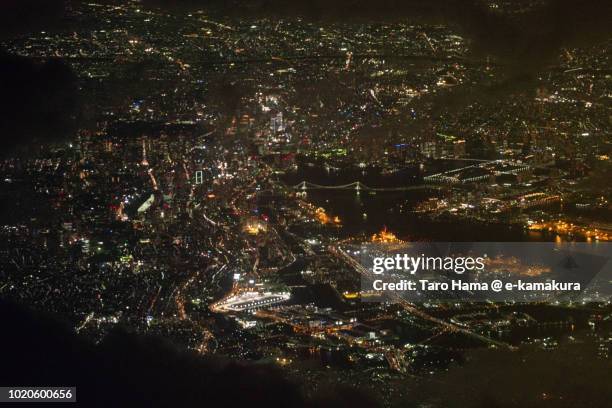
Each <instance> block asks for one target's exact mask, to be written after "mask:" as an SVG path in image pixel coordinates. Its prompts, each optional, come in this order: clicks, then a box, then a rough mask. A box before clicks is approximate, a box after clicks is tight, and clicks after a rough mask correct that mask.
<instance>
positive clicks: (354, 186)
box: [292, 181, 437, 191]
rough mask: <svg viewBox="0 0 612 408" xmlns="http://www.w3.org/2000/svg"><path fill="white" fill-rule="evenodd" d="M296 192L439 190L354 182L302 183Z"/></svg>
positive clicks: (427, 186)
mask: <svg viewBox="0 0 612 408" xmlns="http://www.w3.org/2000/svg"><path fill="white" fill-rule="evenodd" d="M292 187H293V188H294V189H296V190H301V191H306V190H355V191H410V190H424V189H432V188H437V187H435V186H431V185H426V184H421V185H414V186H403V187H370V186H367V185H365V184H363V183H362V182H361V181H354V182H352V183H348V184H340V185H337V186H330V185H321V184H315V183H311V182H308V181H302V182H301V183H299V184H296V185H295V186H292Z"/></svg>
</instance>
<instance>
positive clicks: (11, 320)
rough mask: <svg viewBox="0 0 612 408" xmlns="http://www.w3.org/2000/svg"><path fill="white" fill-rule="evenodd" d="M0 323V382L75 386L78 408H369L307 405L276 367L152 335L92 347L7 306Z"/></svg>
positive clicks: (0, 309)
mask: <svg viewBox="0 0 612 408" xmlns="http://www.w3.org/2000/svg"><path fill="white" fill-rule="evenodd" d="M0 321H1V322H2V325H3V330H2V332H3V334H2V350H3V353H2V354H3V362H2V370H0V383H1V384H3V385H11V384H12V385H20V386H26V385H32V386H33V385H39V386H42V385H45V386H54V385H55V386H76V387H77V400H78V402H79V406H84V407H104V408H108V407H153V408H154V407H242V408H244V407H249V406H252V407H263V406H270V407H297V408H299V407H315V406H316V407H330V406H332V405H331V403H332V402H333V403H334V405H333V406H334V407H344V406H346V407H348V406H349V404H351V405H350V406H353V407H354V406H373V405H372V401H371V400H369V399H368V398H365V397H364V396H362V395H361V394H359V393H357V394H355V393H354V392H353V393H349V392H347V391H340V392H339V393H334V394H330V395H329V398H324V396H322V397H323V398H316V399H313V400H310V399H307V398H306V397H305V396H304V395H303V394H302V392H301V390H300V387H299V386H298V385H297V384H295V383H294V382H291V381H289V380H288V379H286V378H285V376H284V373H283V372H282V371H281V370H279V369H278V368H276V367H273V366H268V365H261V364H248V363H237V362H232V361H228V360H222V359H219V358H203V357H201V356H199V355H196V354H194V353H191V352H187V351H184V350H179V349H177V348H175V347H174V346H173V345H172V344H170V343H167V342H165V341H164V340H162V339H159V338H155V337H148V336H140V335H135V334H129V333H127V332H125V331H122V330H116V331H114V332H112V333H111V334H109V335H108V336H107V337H106V338H105V339H104V340H103V341H102V342H101V343H100V344H98V345H94V344H92V343H90V342H88V341H86V340H84V339H83V338H81V337H79V336H77V335H76V334H74V332H73V331H72V330H71V329H70V327H68V326H67V325H65V324H63V323H61V322H59V321H58V320H55V319H54V318H53V317H50V316H46V315H42V314H39V313H35V312H32V311H29V310H27V309H24V308H22V307H20V306H17V305H15V304H12V303H6V302H1V301H0ZM355 395H356V397H355Z"/></svg>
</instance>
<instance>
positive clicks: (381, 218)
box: [284, 164, 554, 241]
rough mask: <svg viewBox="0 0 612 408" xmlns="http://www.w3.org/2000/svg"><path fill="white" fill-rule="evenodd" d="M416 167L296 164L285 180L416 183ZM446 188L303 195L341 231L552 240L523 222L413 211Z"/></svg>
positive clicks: (385, 184)
mask: <svg viewBox="0 0 612 408" xmlns="http://www.w3.org/2000/svg"><path fill="white" fill-rule="evenodd" d="M420 177H421V176H420V174H419V170H418V168H407V169H403V170H401V171H398V172H394V173H391V174H384V173H383V172H382V171H381V170H380V169H378V168H373V167H369V168H365V169H359V168H348V169H344V170H337V171H334V170H326V169H325V166H324V165H312V164H310V165H306V164H301V165H299V166H298V169H297V170H296V171H293V172H288V173H287V174H285V176H284V181H285V182H286V183H287V184H289V185H297V184H299V183H300V182H302V181H307V182H309V183H314V184H319V185H325V186H337V185H344V184H348V183H351V182H354V181H360V182H362V183H364V184H365V185H367V186H370V187H406V186H415V185H419V184H420V183H421V181H420V180H421V178H420ZM445 194H448V192H444V191H438V190H434V189H427V188H423V189H417V190H409V191H376V192H373V191H365V190H363V191H355V190H341V189H337V190H334V189H312V190H310V189H309V190H308V191H307V192H306V197H305V199H306V200H307V201H309V202H311V203H312V204H314V205H316V206H320V207H323V208H324V209H325V211H326V212H327V213H328V214H329V215H330V216H338V217H340V219H341V220H342V234H343V235H345V236H349V235H361V234H363V235H366V236H371V235H372V234H374V233H376V232H378V231H380V230H381V229H382V228H384V227H387V228H388V229H389V230H390V231H393V232H394V233H395V234H396V235H397V236H398V237H399V238H400V239H404V240H426V241H428V240H432V241H551V240H554V236H553V235H548V234H542V233H539V232H535V231H526V230H525V229H524V228H522V227H518V226H510V225H503V224H499V223H477V222H474V221H472V220H470V221H460V220H456V219H453V220H446V221H443V220H431V219H429V218H427V217H426V216H422V215H418V214H416V213H413V212H412V210H413V209H414V208H415V206H416V205H417V204H418V203H420V202H422V201H425V200H427V199H429V198H432V197H443V196H444V195H445Z"/></svg>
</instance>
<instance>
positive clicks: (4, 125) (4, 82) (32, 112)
mask: <svg viewBox="0 0 612 408" xmlns="http://www.w3.org/2000/svg"><path fill="white" fill-rule="evenodd" d="M0 72H1V73H2V75H0V90H1V93H0V112H2V115H0V135H1V136H0V137H1V142H0V143H1V147H2V150H3V151H4V152H10V151H12V150H13V149H14V148H16V147H19V146H29V145H31V144H32V143H34V142H50V141H57V140H63V139H64V138H66V139H67V138H68V136H69V135H70V134H71V132H73V131H74V130H75V125H76V119H77V116H78V114H77V111H78V106H79V105H78V90H77V79H76V76H75V75H74V73H73V71H72V69H71V68H70V66H68V65H67V64H66V63H65V62H64V61H63V60H61V59H55V58H51V59H46V60H34V59H30V58H26V57H21V56H17V55H10V54H7V53H4V52H2V51H1V50H0Z"/></svg>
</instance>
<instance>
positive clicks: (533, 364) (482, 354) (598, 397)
mask: <svg viewBox="0 0 612 408" xmlns="http://www.w3.org/2000/svg"><path fill="white" fill-rule="evenodd" d="M469 360H470V361H469V362H467V363H466V364H465V365H463V366H457V367H455V368H451V369H450V370H449V371H448V373H446V374H444V375H441V376H439V377H438V378H437V380H436V381H435V382H434V381H432V382H427V383H426V384H425V385H424V386H423V388H422V389H420V390H419V395H418V396H417V398H419V399H420V401H423V402H424V401H427V402H428V403H429V404H432V405H433V406H444V407H448V408H491V407H495V408H523V407H548V408H575V407H592V408H605V407H609V406H610V401H612V389H611V388H610V373H611V372H612V362H610V361H609V360H608V361H606V360H603V359H600V358H598V357H597V350H596V349H595V346H593V345H588V344H580V343H576V344H565V345H562V346H561V347H560V348H559V349H557V350H554V351H545V350H540V349H536V350H534V349H529V348H523V349H521V350H519V351H504V350H479V351H476V352H473V354H472V355H471V357H470V358H469ZM413 399H414V396H413ZM425 406H430V405H425Z"/></svg>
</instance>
